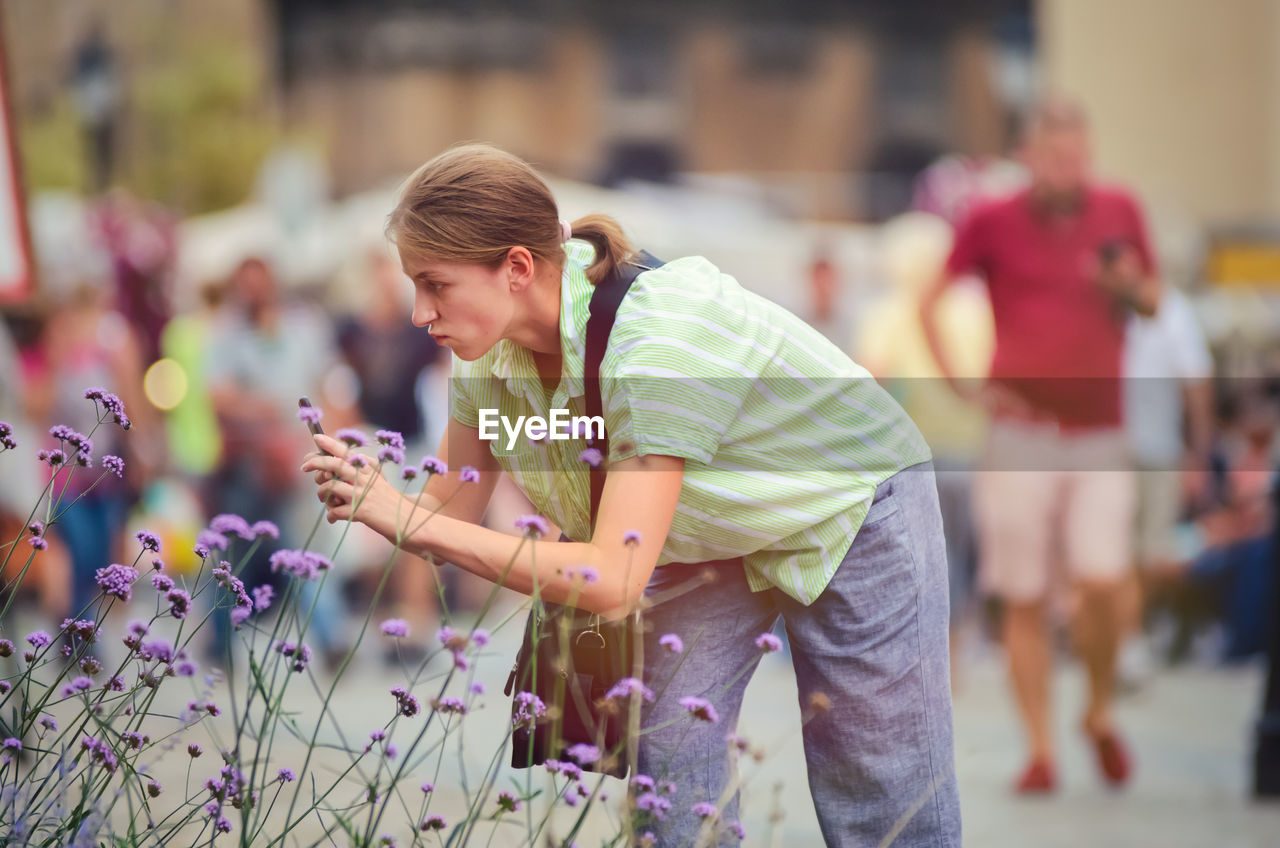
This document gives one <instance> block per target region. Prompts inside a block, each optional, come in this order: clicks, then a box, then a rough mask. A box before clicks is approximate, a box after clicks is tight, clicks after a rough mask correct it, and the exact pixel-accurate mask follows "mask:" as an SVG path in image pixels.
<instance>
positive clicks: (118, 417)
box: [84, 386, 132, 430]
mask: <svg viewBox="0 0 1280 848" xmlns="http://www.w3.org/2000/svg"><path fill="white" fill-rule="evenodd" d="M84 396H85V399H86V400H91V401H93V406H94V408H95V409H96V408H97V406H98V404H102V410H103V412H102V413H100V418H101V420H104V421H105V420H106V416H107V415H110V416H111V419H112V420H113V421H115V423H117V424H119V425H120V426H121V427H122V428H123V429H125V430H128V429H129V428H130V427H131V426H132V424H130V422H129V416H127V415H125V413H124V404H123V403H121V402H120V398H118V397H116V396H115V395H113V394H112V393H111V392H109V391H107V390H106V389H102V388H98V387H96V386H95V387H93V388H89V389H85V390H84Z"/></svg>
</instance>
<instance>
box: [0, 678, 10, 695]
mask: <svg viewBox="0 0 1280 848" xmlns="http://www.w3.org/2000/svg"><path fill="white" fill-rule="evenodd" d="M12 688H13V684H12V683H10V682H9V681H7V680H0V695H8V694H9V690H10V689H12Z"/></svg>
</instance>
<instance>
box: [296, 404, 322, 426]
mask: <svg viewBox="0 0 1280 848" xmlns="http://www.w3.org/2000/svg"><path fill="white" fill-rule="evenodd" d="M322 417H324V413H323V412H321V411H320V407H318V406H300V407H298V420H299V421H305V422H307V423H308V424H319V423H320V419H321V418H322Z"/></svg>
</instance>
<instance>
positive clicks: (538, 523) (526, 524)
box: [516, 515, 551, 539]
mask: <svg viewBox="0 0 1280 848" xmlns="http://www.w3.org/2000/svg"><path fill="white" fill-rule="evenodd" d="M516 529H517V530H523V531H525V534H526V535H529V536H532V537H533V538H535V539H536V538H539V537H540V536H546V535H548V534H550V533H551V525H550V524H548V523H547V519H545V518H543V517H542V516H541V515H522V516H520V517H519V518H517V519H516Z"/></svg>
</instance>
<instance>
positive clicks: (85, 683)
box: [62, 674, 93, 698]
mask: <svg viewBox="0 0 1280 848" xmlns="http://www.w3.org/2000/svg"><path fill="white" fill-rule="evenodd" d="M92 687H93V681H92V680H90V679H89V678H88V677H86V676H84V675H83V674H82V675H80V676H79V677H76V678H75V679H73V680H72V681H71V682H70V683H68V684H67V685H66V686H63V687H62V697H64V698H70V697H71V696H72V695H76V694H79V693H80V692H87V691H89V689H91V688H92Z"/></svg>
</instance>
